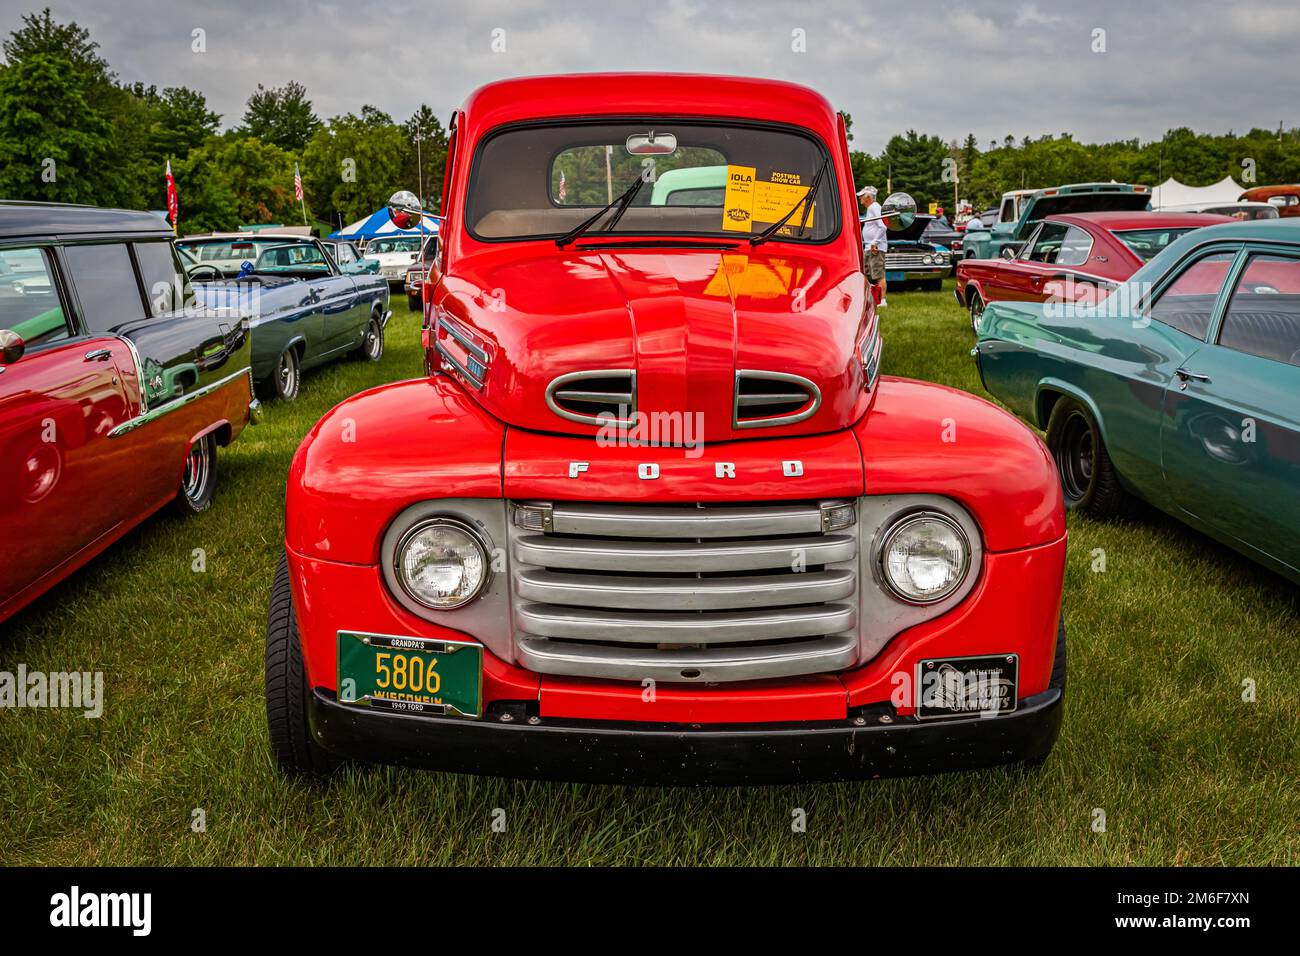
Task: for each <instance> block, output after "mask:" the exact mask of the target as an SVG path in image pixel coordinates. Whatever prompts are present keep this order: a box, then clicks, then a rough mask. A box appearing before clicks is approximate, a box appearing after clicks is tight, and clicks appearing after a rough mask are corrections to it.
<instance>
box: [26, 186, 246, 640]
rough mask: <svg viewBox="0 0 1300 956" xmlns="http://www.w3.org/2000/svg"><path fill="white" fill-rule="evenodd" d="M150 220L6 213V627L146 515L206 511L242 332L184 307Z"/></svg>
mask: <svg viewBox="0 0 1300 956" xmlns="http://www.w3.org/2000/svg"><path fill="white" fill-rule="evenodd" d="M171 238H172V233H171V230H170V229H168V228H167V224H166V223H165V222H164V221H163V220H162V219H160V218H159V217H158V216H155V215H153V214H151V213H144V212H128V211H123V210H112V209H94V208H91V207H87V206H59V205H52V204H33V203H0V513H3V514H4V521H5V546H4V547H3V548H0V621H3V620H5V619H6V618H8V617H9V616H11V615H12V614H14V613H15V612H16V611H17V610H18V609H19V608H21V607H23V606H24V605H26V604H27V603H28V602H30V601H32V600H34V599H35V598H37V597H38V596H40V595H41V594H42V593H44V592H45V591H47V590H48V589H49V588H51V587H53V586H54V585H55V584H57V583H58V582H59V581H61V580H63V579H64V578H65V577H67V576H68V575H69V574H71V573H72V572H73V571H75V570H76V569H77V568H79V567H81V566H82V565H84V564H85V563H86V562H87V561H89V560H90V559H91V558H93V557H95V555H97V554H99V553H100V552H101V551H103V550H104V549H105V548H107V547H108V546H109V545H111V544H112V543H113V542H114V541H116V540H117V539H119V538H121V537H122V536H123V535H124V534H126V532H128V531H129V530H131V528H133V527H135V526H136V525H137V524H139V523H140V522H141V521H143V520H144V519H145V518H147V517H148V516H149V515H150V514H152V513H153V512H155V511H157V510H158V509H159V508H161V507H163V506H164V505H166V504H168V503H169V502H174V503H175V504H176V506H177V507H178V509H179V510H181V511H182V512H196V511H202V510H204V509H205V508H207V507H208V505H209V504H210V503H211V501H212V495H213V491H214V489H215V482H216V449H217V446H218V445H225V444H227V443H229V442H231V441H233V440H234V439H235V437H236V436H238V435H239V433H240V431H241V430H242V429H243V427H244V425H245V424H246V423H247V422H248V421H249V419H250V417H251V416H253V415H254V414H255V413H256V411H257V403H256V402H255V401H253V398H252V391H251V387H252V382H251V379H250V377H249V348H250V345H249V338H250V336H249V330H248V328H247V324H246V323H245V322H244V321H243V320H241V319H237V318H232V317H226V316H222V315H220V314H216V313H209V312H207V311H205V310H199V309H194V308H192V307H190V306H189V305H187V303H189V301H190V298H191V295H190V289H189V282H188V279H187V278H186V275H185V270H184V268H183V266H182V265H181V261H180V259H179V258H178V257H177V254H176V250H175V249H174V248H173V247H172V243H171Z"/></svg>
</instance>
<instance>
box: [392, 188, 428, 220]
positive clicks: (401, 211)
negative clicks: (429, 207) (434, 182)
mask: <svg viewBox="0 0 1300 956" xmlns="http://www.w3.org/2000/svg"><path fill="white" fill-rule="evenodd" d="M423 215H424V209H423V207H422V206H421V205H420V199H419V197H418V196H416V195H415V193H413V192H411V191H410V190H409V189H400V190H398V191H397V192H395V193H393V195H392V196H390V197H389V199H388V218H389V219H391V220H392V222H393V225H394V226H396V227H397V228H398V229H414V228H416V227H417V226H419V224H420V219H421V217H422V216H423Z"/></svg>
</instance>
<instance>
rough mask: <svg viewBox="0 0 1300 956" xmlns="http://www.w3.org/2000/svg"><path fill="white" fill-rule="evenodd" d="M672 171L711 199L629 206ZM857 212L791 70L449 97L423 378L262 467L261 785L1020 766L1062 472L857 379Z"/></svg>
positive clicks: (406, 202)
mask: <svg viewBox="0 0 1300 956" xmlns="http://www.w3.org/2000/svg"><path fill="white" fill-rule="evenodd" d="M704 166H707V167H718V166H722V167H724V168H725V185H724V186H723V187H722V188H720V189H709V190H697V191H695V193H696V194H693V195H687V196H683V197H681V199H682V201H680V202H659V203H656V202H654V201H653V194H654V192H655V191H654V190H653V189H651V188H643V186H645V184H646V183H648V182H650V181H652V180H654V179H655V178H656V177H657V176H658V175H660V174H664V173H667V172H668V171H669V170H675V169H690V168H698V167H704ZM661 192H662V191H661ZM809 197H811V202H810V201H809ZM855 208H856V204H855V197H854V186H853V179H852V173H851V169H850V165H849V150H848V144H847V142H846V137H845V125H844V121H843V118H842V117H841V116H840V115H839V114H837V113H836V112H835V111H834V110H832V109H831V106H830V104H829V103H827V102H826V100H825V99H824V98H822V97H821V96H820V95H818V94H817V93H815V92H813V91H811V90H808V89H805V88H803V87H800V86H795V85H791V84H788V83H781V82H770V81H763V80H752V79H741V78H736V77H698V76H683V75H649V74H644V75H623V74H611V75H592V76H567V77H545V78H533V79H519V80H508V81H503V82H499V83H494V84H491V85H489V86H486V87H484V88H482V89H480V90H479V91H478V92H476V93H474V94H473V95H472V96H471V97H470V98H469V100H468V101H467V102H466V103H465V105H464V106H463V107H462V108H461V109H460V110H458V111H457V112H456V113H455V116H454V123H453V126H452V137H451V143H450V147H449V155H448V169H447V176H446V184H445V186H444V194H443V197H442V209H443V211H444V213H445V214H446V217H447V218H446V221H445V223H444V227H443V230H442V234H441V243H440V248H439V250H438V262H437V263H435V268H434V270H433V275H434V279H433V281H431V282H430V283H429V285H427V286H426V288H425V290H424V296H423V298H424V302H425V305H424V308H425V315H426V328H425V336H426V343H427V348H428V350H429V355H430V357H431V365H432V368H433V371H434V374H432V375H430V376H429V377H427V378H422V379H418V380H414V381H406V382H397V383H393V384H389V385H385V386H382V387H380V388H375V389H372V390H370V391H367V392H363V393H361V394H358V395H356V396H354V397H352V398H351V399H349V400H347V401H346V402H344V403H342V404H341V405H339V406H338V407H337V408H335V409H334V410H332V411H331V412H329V413H328V414H327V415H326V416H325V417H324V418H323V419H321V421H319V422H318V423H317V424H316V425H315V426H314V427H313V428H312V429H311V431H310V432H309V433H308V435H307V436H306V438H305V439H304V440H303V442H302V445H301V446H300V448H299V449H298V452H297V454H296V455H295V457H294V460H293V464H292V466H291V469H290V474H289V482H288V493H287V499H286V527H285V554H284V558H283V559H282V561H281V563H280V565H279V568H278V569H277V571H276V573H275V580H274V586H273V590H272V596H271V605H270V612H269V616H268V626H267V639H266V703H267V716H268V722H269V725H270V736H271V742H272V746H273V750H274V754H275V757H276V759H277V760H278V762H279V764H280V766H281V767H282V768H283V769H284V770H286V771H288V772H327V771H329V770H331V769H332V768H333V767H335V766H336V765H337V764H338V763H339V762H340V761H341V760H344V759H354V760H361V761H384V762H393V763H403V764H411V765H419V766H425V767H429V768H436V769H444V770H452V771H460V772H473V773H488V774H501V775H509V776H524V777H545V778H555V779H587V780H607V781H620V782H634V783H644V784H669V783H722V782H771V781H777V780H790V779H804V780H811V779H850V778H865V777H876V776H889V775H899V774H915V773H924V772H934V771H943V770H953V769H958V768H966V767H973V766H980V765H988V764H996V763H1005V762H1012V761H1030V762H1036V761H1041V760H1042V759H1044V758H1045V757H1046V756H1047V754H1048V752H1049V751H1050V749H1051V747H1052V745H1053V742H1054V741H1055V739H1056V736H1057V732H1058V729H1059V725H1060V720H1061V714H1062V700H1063V694H1064V686H1065V636H1064V628H1063V625H1062V618H1061V588H1062V577H1063V571H1064V565H1065V520H1064V510H1063V507H1062V496H1061V490H1060V483H1059V481H1058V479H1057V477H1056V472H1055V469H1054V466H1053V463H1052V460H1051V457H1050V456H1049V455H1048V453H1047V451H1046V449H1045V448H1044V446H1043V445H1042V443H1041V442H1040V441H1039V440H1038V438H1037V437H1036V436H1035V435H1034V434H1033V433H1032V432H1031V431H1029V430H1028V429H1027V428H1026V427H1024V426H1023V425H1021V424H1020V423H1019V422H1017V421H1016V420H1015V419H1014V418H1013V417H1012V416H1010V415H1009V414H1007V413H1005V412H1003V411H1001V410H999V409H998V408H996V407H994V406H993V405H991V404H990V403H988V402H985V401H983V400H981V399H978V398H975V397H974V396H972V395H968V394H966V393H964V392H959V391H956V390H953V389H950V388H944V387H940V386H937V385H931V384H926V383H922V382H915V381H908V380H904V379H897V378H891V377H888V376H883V375H880V374H879V373H880V361H881V335H880V327H879V323H878V320H877V315H876V313H875V310H874V307H873V305H872V301H871V297H870V296H869V295H868V294H867V291H866V284H865V276H864V274H863V260H862V248H861V242H860V241H859V236H858V229H857V222H856V217H855V215H854V212H855ZM390 211H391V212H392V213H393V214H394V219H395V221H396V222H398V224H399V225H400V224H401V222H402V221H405V220H406V219H408V218H410V217H411V216H413V215H417V214H418V209H417V208H416V207H415V203H414V197H413V196H409V194H407V195H405V196H398V197H394V203H393V206H392V207H390Z"/></svg>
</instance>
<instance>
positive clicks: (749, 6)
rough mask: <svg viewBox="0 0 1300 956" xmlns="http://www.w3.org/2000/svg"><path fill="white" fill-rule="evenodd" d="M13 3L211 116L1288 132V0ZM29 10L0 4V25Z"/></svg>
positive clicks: (1294, 107) (883, 136)
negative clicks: (799, 117) (713, 91)
mask: <svg viewBox="0 0 1300 956" xmlns="http://www.w3.org/2000/svg"><path fill="white" fill-rule="evenodd" d="M31 2H32V3H33V4H39V5H42V6H43V5H44V4H45V3H46V2H48V3H49V4H50V6H51V7H52V9H53V11H54V13H55V15H56V17H58V18H59V19H60V20H65V21H66V20H69V19H75V20H77V21H78V22H80V23H81V24H82V25H83V26H85V27H88V28H89V29H90V31H91V35H92V37H93V38H94V39H96V40H97V41H99V43H100V45H101V47H102V48H103V53H104V55H105V57H106V58H107V59H108V61H109V63H110V64H111V65H112V67H113V68H114V69H115V70H116V71H117V73H118V75H119V76H120V77H121V78H122V79H123V80H125V81H128V82H134V81H136V80H141V81H145V82H148V83H154V84H157V85H158V86H174V85H186V86H191V87H195V88H197V89H199V90H201V91H203V92H204V93H205V94H206V95H207V97H208V102H209V103H210V104H211V105H212V107H213V108H214V109H215V110H217V111H218V112H220V113H222V114H223V116H224V122H225V123H226V125H231V124H233V123H235V122H237V121H238V119H239V116H240V115H241V113H242V111H243V104H244V101H245V100H246V99H247V98H248V94H249V92H250V91H251V90H252V89H253V87H254V86H255V85H256V84H257V83H258V82H261V83H263V84H265V85H267V86H278V85H280V84H282V83H285V82H287V81H288V80H298V81H299V82H301V83H303V84H305V85H306V87H307V88H308V91H309V93H310V95H311V97H312V99H313V101H314V103H315V105H316V110H317V112H318V113H319V114H320V115H322V116H332V115H335V114H338V113H342V112H348V111H356V110H358V109H359V108H360V107H361V106H362V104H365V103H372V104H374V105H376V106H379V107H380V108H381V109H383V110H385V111H387V112H389V113H391V114H392V115H393V116H394V117H395V118H397V119H399V120H400V119H405V118H406V117H407V116H409V115H410V113H411V112H412V111H413V110H414V108H415V107H416V106H417V105H418V104H419V103H420V102H427V103H428V104H429V105H430V106H432V107H433V109H434V110H435V111H436V112H437V114H438V115H439V116H440V117H442V118H444V121H445V118H446V116H447V115H448V113H449V112H450V111H451V110H452V109H453V108H454V107H455V106H456V105H458V104H459V103H460V102H461V101H462V100H463V99H464V97H465V94H466V93H468V92H469V91H470V90H472V89H473V88H474V87H476V86H478V85H480V84H482V83H485V82H487V81H489V80H493V79H496V78H499V77H505V76H521V75H528V74H537V73H560V72H574V71H588V70H672V71H688V72H701V73H730V74H745V75H757V76H770V77H777V78H781V79H788V80H793V81H796V82H800V83H805V84H808V85H810V86H813V87H815V88H817V89H819V90H821V91H822V92H823V93H825V94H826V95H827V96H828V97H829V98H830V99H831V101H832V102H833V103H834V104H835V105H836V107H837V108H839V109H843V110H847V111H848V112H849V113H851V114H852V115H853V118H854V126H853V132H854V134H855V137H854V140H855V141H854V146H855V147H857V148H865V149H868V150H870V151H873V152H875V151H878V150H879V149H880V148H881V147H882V146H883V145H884V142H885V141H886V140H887V139H888V137H889V136H890V135H892V134H893V133H895V132H901V131H903V130H906V129H908V128H914V129H917V130H918V131H921V132H926V133H934V134H938V135H940V136H942V137H944V138H945V139H952V138H961V137H964V136H965V134H966V133H968V132H973V133H975V134H976V136H977V137H978V138H979V140H980V143H981V145H982V146H983V145H986V144H987V143H988V141H989V140H990V139H994V138H996V139H999V140H1000V139H1001V138H1002V137H1003V136H1005V135H1007V134H1008V133H1010V134H1013V135H1015V136H1016V137H1017V138H1019V137H1021V136H1024V135H1026V134H1029V135H1034V136H1037V135H1040V134H1043V133H1060V132H1062V131H1071V132H1073V133H1074V134H1075V136H1076V138H1079V139H1082V140H1085V141H1099V140H1110V139H1119V138H1133V137H1137V138H1140V139H1156V138H1159V137H1160V136H1161V135H1162V134H1163V133H1164V131H1165V130H1166V129H1169V128H1172V127H1178V126H1190V127H1192V128H1194V129H1196V130H1198V131H1204V132H1223V131H1226V130H1229V129H1231V130H1236V131H1238V132H1241V131H1244V130H1247V129H1249V128H1251V127H1253V126H1259V127H1264V128H1268V129H1273V128H1276V127H1277V125H1278V123H1279V122H1282V123H1284V124H1286V125H1287V126H1288V127H1290V126H1296V125H1300V116H1298V115H1297V113H1300V108H1298V105H1300V97H1297V95H1296V94H1297V87H1298V86H1300V84H1298V83H1297V81H1296V78H1295V77H1296V73H1295V66H1294V63H1295V52H1296V49H1295V41H1296V38H1297V37H1300V3H1297V2H1295V0H1287V2H1276V0H1257V2H1249V3H1224V2H1218V0H1076V2H1073V3H1054V2H1051V0H1036V2H1021V0H907V2H899V0H891V2H888V3H881V2H873V0H798V2H790V0H784V2H775V0H638V2H626V0H461V2H457V3H449V2H443V0H423V2H412V0H348V2H308V0H227V2H217V3H213V2H200V0H97V2H96V3H93V4H90V3H86V2H84V0H79V2H67V0H31ZM29 9H31V7H30V6H28V5H27V4H24V3H21V2H15V0H0V32H3V33H8V32H9V31H10V30H12V29H13V28H14V27H15V26H16V25H17V24H18V21H19V18H20V16H21V15H22V14H23V13H25V12H27V11H28V10H29ZM195 30H202V31H204V32H205V33H204V37H203V39H204V40H205V41H206V51H205V52H195V51H194V49H193V47H194V46H195V43H196V41H195V40H194V39H193V37H194V31H195ZM797 31H802V34H801V35H802V37H804V38H805V39H804V42H803V45H804V46H805V47H806V49H805V50H804V51H803V52H796V50H795V49H792V47H794V46H797V45H798V36H800V34H798V33H797ZM1103 31H1104V32H1103ZM494 46H495V47H496V48H497V49H494ZM502 46H504V49H500V48H501V47H502ZM1103 47H1104V52H1098V51H1097V50H1095V49H1094V48H1103Z"/></svg>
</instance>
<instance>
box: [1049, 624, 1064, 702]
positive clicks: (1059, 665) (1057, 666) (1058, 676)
mask: <svg viewBox="0 0 1300 956" xmlns="http://www.w3.org/2000/svg"><path fill="white" fill-rule="evenodd" d="M1066 656H1067V651H1066V649H1065V612H1064V611H1062V612H1061V623H1060V625H1059V626H1058V627H1057V629H1056V656H1055V657H1054V658H1053V659H1052V679H1051V680H1049V681H1048V682H1047V686H1048V687H1051V688H1055V689H1057V690H1060V691H1062V692H1064V691H1065V665H1066Z"/></svg>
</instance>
